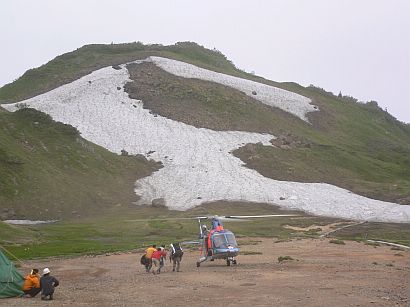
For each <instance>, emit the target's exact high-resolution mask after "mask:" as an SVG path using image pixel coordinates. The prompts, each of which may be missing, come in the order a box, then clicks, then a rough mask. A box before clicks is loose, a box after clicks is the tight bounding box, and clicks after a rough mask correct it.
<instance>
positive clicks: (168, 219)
mask: <svg viewBox="0 0 410 307" xmlns="http://www.w3.org/2000/svg"><path fill="white" fill-rule="evenodd" d="M209 218H210V217H209V216H193V217H162V218H153V219H151V218H146V219H135V220H126V222H149V221H178V220H198V219H199V220H207V219H209Z"/></svg>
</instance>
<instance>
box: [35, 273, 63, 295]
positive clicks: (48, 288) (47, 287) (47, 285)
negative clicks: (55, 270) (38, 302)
mask: <svg viewBox="0 0 410 307" xmlns="http://www.w3.org/2000/svg"><path fill="white" fill-rule="evenodd" d="M50 273H51V271H50V269H49V268H45V269H44V270H43V276H42V277H41V278H40V286H41V299H42V300H52V299H53V294H54V288H55V287H58V285H59V284H60V282H59V281H58V280H57V278H55V277H53V276H51V275H50Z"/></svg>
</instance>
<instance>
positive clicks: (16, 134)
mask: <svg viewBox="0 0 410 307" xmlns="http://www.w3.org/2000/svg"><path fill="white" fill-rule="evenodd" d="M0 127H1V129H0V214H2V215H4V216H5V217H7V218H12V217H13V216H16V217H19V218H26V219H46V220H48V219H61V218H64V219H67V218H78V216H79V215H80V216H85V215H87V214H94V213H96V212H99V211H101V210H104V209H106V208H111V207H114V206H128V205H129V204H130V203H131V201H133V200H136V196H135V194H134V193H133V186H134V182H135V180H136V178H138V177H142V176H145V175H148V174H149V173H150V172H152V171H153V170H155V169H156V168H157V165H155V164H154V163H150V162H148V161H144V160H139V159H137V158H135V157H132V156H128V157H123V156H119V155H116V154H113V153H110V152H108V151H107V150H105V149H103V148H101V147H99V146H97V145H95V144H92V143H90V142H88V141H86V140H84V139H83V138H81V136H80V134H79V133H78V131H77V130H76V129H75V128H73V127H71V126H69V125H64V124H62V123H57V122H54V121H53V120H51V118H50V117H49V116H48V115H46V114H44V113H41V112H39V111H36V110H33V109H22V110H19V111H17V112H15V113H6V112H4V113H0ZM6 215H7V216H6ZM3 218H4V217H3Z"/></svg>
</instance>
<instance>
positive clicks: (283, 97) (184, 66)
mask: <svg viewBox="0 0 410 307" xmlns="http://www.w3.org/2000/svg"><path fill="white" fill-rule="evenodd" d="M150 60H151V61H152V62H154V63H155V65H157V66H158V67H160V68H162V69H163V70H165V71H167V72H169V73H171V74H173V75H176V76H179V77H184V78H193V79H201V80H206V81H212V82H216V83H220V84H222V85H225V86H229V87H232V88H234V89H237V90H239V91H241V92H243V93H245V94H246V95H248V96H251V97H252V98H255V99H257V100H259V101H260V102H262V103H264V104H267V105H269V106H272V107H277V108H280V109H282V110H284V111H286V112H289V113H291V114H293V115H296V116H297V117H299V118H300V119H302V120H304V121H307V122H308V119H307V117H306V114H307V113H308V112H313V111H318V110H319V108H318V107H317V106H314V105H311V104H310V103H311V100H310V99H309V98H306V97H304V96H302V95H299V94H296V93H293V92H289V91H287V90H284V89H281V88H278V87H274V86H270V85H267V84H263V83H259V82H255V81H251V80H247V79H243V78H238V77H234V76H230V75H226V74H222V73H218V72H214V71H211V70H207V69H204V68H200V67H197V66H195V65H192V64H188V63H185V62H180V61H176V60H171V59H168V58H162V57H156V56H151V57H150ZM253 92H255V93H256V95H254V94H253Z"/></svg>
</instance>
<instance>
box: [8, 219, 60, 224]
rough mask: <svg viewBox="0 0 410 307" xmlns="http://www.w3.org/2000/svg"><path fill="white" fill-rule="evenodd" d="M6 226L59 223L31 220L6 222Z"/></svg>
mask: <svg viewBox="0 0 410 307" xmlns="http://www.w3.org/2000/svg"><path fill="white" fill-rule="evenodd" d="M3 222H4V223H6V224H10V225H39V224H50V223H55V222H58V221H57V220H48V221H31V220H4V221H3Z"/></svg>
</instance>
